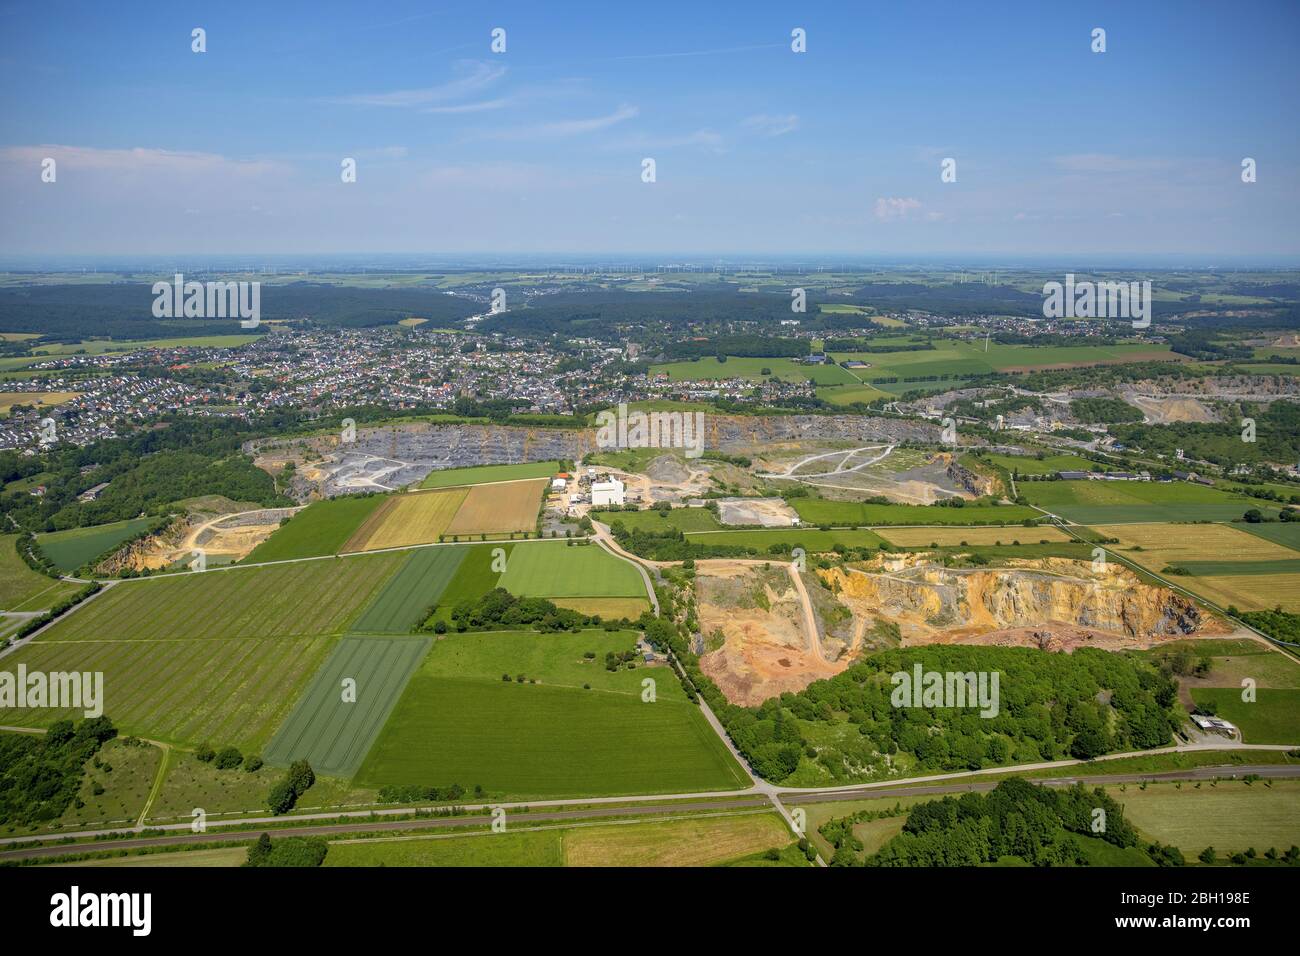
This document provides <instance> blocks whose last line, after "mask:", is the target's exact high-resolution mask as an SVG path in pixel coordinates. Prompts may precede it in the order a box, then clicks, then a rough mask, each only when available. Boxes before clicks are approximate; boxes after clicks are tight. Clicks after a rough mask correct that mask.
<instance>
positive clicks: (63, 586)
mask: <svg viewBox="0 0 1300 956" xmlns="http://www.w3.org/2000/svg"><path fill="white" fill-rule="evenodd" d="M17 543H18V535H16V534H0V609H3V610H5V611H36V610H40V609H42V608H47V607H51V606H52V605H55V604H57V603H58V602H59V601H61V600H63V598H65V597H67V596H68V595H70V594H75V593H76V592H77V591H79V590H80V589H81V588H82V586H83V585H80V584H72V583H70V582H67V581H57V580H55V579H54V578H51V577H48V576H47V575H44V574H41V573H39V572H37V571H33V570H32V569H31V568H29V567H28V566H27V562H26V561H24V560H23V559H22V558H21V557H20V556H19V554H18V548H17Z"/></svg>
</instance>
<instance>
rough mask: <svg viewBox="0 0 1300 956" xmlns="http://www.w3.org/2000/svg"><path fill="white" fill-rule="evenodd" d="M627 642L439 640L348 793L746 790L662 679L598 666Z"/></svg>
mask: <svg viewBox="0 0 1300 956" xmlns="http://www.w3.org/2000/svg"><path fill="white" fill-rule="evenodd" d="M516 550H517V549H516ZM633 643H634V635H633V634H632V633H630V632H626V631H619V632H606V631H582V632H578V633H572V634H570V633H557V634H536V633H531V632H501V631H497V632H488V633H467V634H455V635H449V636H447V637H445V638H443V639H442V640H440V641H438V642H437V644H435V645H434V648H433V650H432V651H430V653H429V654H428V656H427V657H426V658H425V661H424V664H423V666H422V667H421V668H420V669H419V671H417V673H416V674H415V675H414V676H413V677H412V678H411V681H410V683H409V684H408V685H407V688H406V692H405V693H404V694H403V695H402V699H401V701H400V702H399V703H398V705H397V709H396V710H395V711H394V712H393V715H392V716H391V717H390V718H389V720H388V723H387V725H386V726H385V727H384V730H383V733H382V734H381V735H380V737H379V740H378V741H377V742H376V744H375V745H374V747H373V748H371V751H370V755H369V756H368V757H367V758H366V761H365V763H364V764H363V765H362V767H361V770H360V772H359V773H358V775H357V777H356V783H357V784H358V785H360V786H371V787H379V786H383V785H385V784H418V785H423V786H449V785H451V784H453V783H459V784H460V785H461V786H463V787H466V788H467V789H470V788H473V787H475V786H482V787H483V788H484V789H485V790H487V791H488V792H489V793H490V794H493V795H494V796H499V797H511V798H520V799H526V798H534V797H565V796H583V795H586V796H593V795H608V796H613V795H622V794H634V793H655V792H689V791H698V790H726V789H730V788H738V787H743V786H745V779H744V774H743V772H742V771H741V769H740V767H739V766H738V765H737V764H736V763H735V761H734V760H733V759H732V757H731V755H730V754H729V753H728V752H727V750H726V748H725V747H724V746H723V745H722V742H721V741H720V740H719V739H718V738H717V735H716V734H714V732H713V730H712V728H710V727H709V725H708V723H707V722H706V721H705V720H704V717H703V715H702V714H701V713H700V710H699V708H698V707H697V706H696V705H694V704H692V703H690V702H689V701H688V700H687V699H686V696H685V692H684V691H683V690H682V688H681V685H680V684H679V683H678V681H677V678H676V676H675V675H674V674H673V673H672V671H671V670H669V669H667V668H663V667H652V668H645V667H638V668H636V669H635V670H626V669H622V670H618V671H609V670H607V669H606V668H605V666H604V658H605V654H606V652H608V651H626V650H630V649H631V648H632V646H633ZM588 652H591V653H592V655H593V656H592V657H591V658H587V657H586V654H587V653H588ZM503 675H509V676H510V677H511V678H518V677H520V676H522V677H523V681H522V682H520V681H519V680H517V679H510V680H503ZM647 677H649V678H651V679H652V680H654V681H655V685H654V686H655V689H656V698H657V699H656V700H655V701H654V702H652V703H647V702H643V701H642V692H643V686H642V680H643V679H645V678H647ZM533 681H536V683H533ZM584 685H588V686H584Z"/></svg>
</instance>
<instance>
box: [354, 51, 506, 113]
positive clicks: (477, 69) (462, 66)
mask: <svg viewBox="0 0 1300 956" xmlns="http://www.w3.org/2000/svg"><path fill="white" fill-rule="evenodd" d="M456 70H457V71H458V72H459V73H461V74H463V75H462V76H460V77H459V78H457V79H454V80H448V81H447V82H446V83H442V84H440V85H438V86H428V87H423V88H421V89H413V90H391V91H389V92H387V93H357V94H354V95H352V96H343V97H336V98H334V99H332V100H330V102H332V103H339V104H342V105H345V106H389V107H392V106H396V107H411V106H424V105H425V104H428V103H441V102H446V101H452V100H458V99H460V98H462V97H465V96H469V95H470V94H472V93H478V92H480V91H481V90H483V89H485V88H487V87H489V86H491V85H492V84H494V83H496V82H497V80H499V79H501V78H502V77H503V76H505V75H506V68H505V67H504V66H500V65H498V64H495V63H483V62H478V61H472V60H471V61H461V62H459V63H457V64H456Z"/></svg>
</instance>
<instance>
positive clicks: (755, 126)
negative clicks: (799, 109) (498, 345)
mask: <svg viewBox="0 0 1300 956" xmlns="http://www.w3.org/2000/svg"><path fill="white" fill-rule="evenodd" d="M740 125H741V126H743V127H744V128H745V129H747V130H749V131H751V132H754V133H758V134H760V135H762V136H784V135H785V134H786V133H793V132H794V131H795V130H797V129H798V128H799V117H798V115H797V114H795V113H789V114H787V115H785V116H768V115H767V114H766V113H760V114H759V115H757V116H750V117H748V118H747V119H744V120H742V121H741V123H740Z"/></svg>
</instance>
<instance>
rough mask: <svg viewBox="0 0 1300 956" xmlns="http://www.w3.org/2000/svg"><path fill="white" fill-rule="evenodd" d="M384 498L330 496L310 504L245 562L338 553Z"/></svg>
mask: <svg viewBox="0 0 1300 956" xmlns="http://www.w3.org/2000/svg"><path fill="white" fill-rule="evenodd" d="M383 501H384V496H383V495H366V496H364V497H360V498H329V499H327V500H325V501H317V502H313V503H312V504H310V505H308V506H307V507H306V508H304V509H303V510H302V511H299V512H298V513H297V514H296V515H294V516H293V517H292V518H290V519H289V520H288V521H287V522H285V523H284V524H283V525H282V526H281V527H280V529H279V530H278V531H276V532H275V533H274V534H272V535H271V536H270V537H269V538H267V539H266V540H265V541H263V542H262V543H261V544H259V545H258V546H257V547H256V548H254V549H253V551H252V553H251V554H249V556H248V557H246V558H245V559H244V562H243V563H244V564H257V563H259V562H263V561H288V560H290V559H292V558H315V557H320V556H321V555H326V554H337V553H338V551H339V549H340V548H342V547H343V545H344V544H345V543H347V540H348V538H350V537H352V532H354V531H356V530H357V528H359V527H360V526H361V523H362V522H363V521H365V520H366V519H367V518H369V517H370V514H371V512H373V511H374V510H375V509H376V508H378V507H379V506H380V504H382V503H383Z"/></svg>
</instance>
